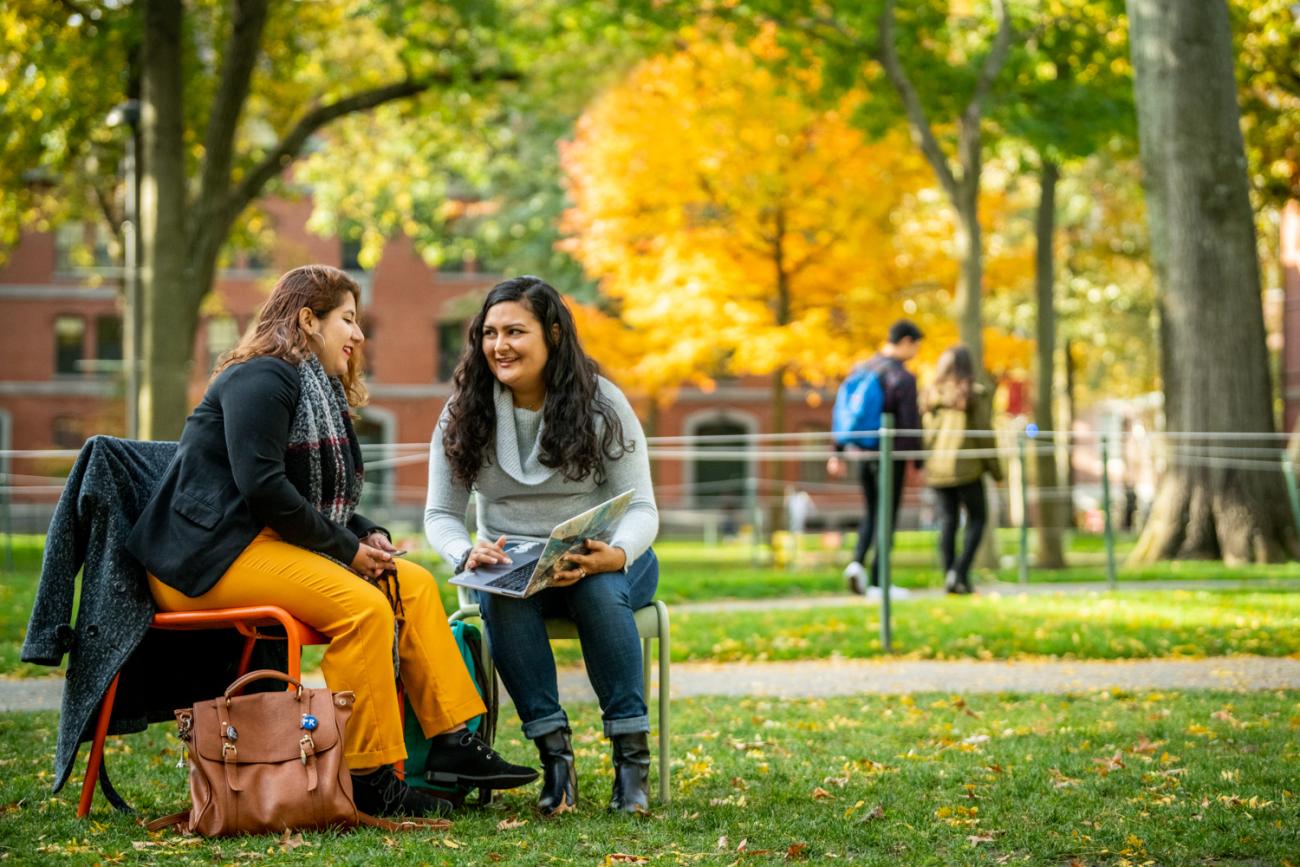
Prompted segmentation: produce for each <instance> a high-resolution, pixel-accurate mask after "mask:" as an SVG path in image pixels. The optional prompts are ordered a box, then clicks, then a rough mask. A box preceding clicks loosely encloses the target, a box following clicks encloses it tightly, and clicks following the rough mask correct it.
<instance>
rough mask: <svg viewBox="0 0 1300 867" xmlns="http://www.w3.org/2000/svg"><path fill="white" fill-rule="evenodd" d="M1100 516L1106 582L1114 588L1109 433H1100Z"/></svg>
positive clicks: (1113, 529) (1113, 530)
mask: <svg viewBox="0 0 1300 867" xmlns="http://www.w3.org/2000/svg"><path fill="white" fill-rule="evenodd" d="M1101 517H1102V526H1103V528H1104V529H1105V538H1106V582H1107V583H1108V584H1110V589H1111V590H1114V589H1115V586H1116V583H1115V524H1114V519H1113V518H1112V517H1111V514H1110V435H1109V434H1106V433H1103V434H1102V435H1101Z"/></svg>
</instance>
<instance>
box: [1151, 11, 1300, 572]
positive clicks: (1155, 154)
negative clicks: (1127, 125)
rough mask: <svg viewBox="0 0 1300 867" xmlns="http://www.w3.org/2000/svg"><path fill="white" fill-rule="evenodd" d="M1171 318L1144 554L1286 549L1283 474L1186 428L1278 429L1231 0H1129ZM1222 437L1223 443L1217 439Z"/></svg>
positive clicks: (1273, 557)
mask: <svg viewBox="0 0 1300 867" xmlns="http://www.w3.org/2000/svg"><path fill="white" fill-rule="evenodd" d="M1128 12H1129V20H1130V26H1131V34H1132V36H1131V50H1132V56H1133V68H1134V73H1135V94H1136V97H1137V109H1138V135H1139V144H1140V147H1141V157H1142V169H1143V175H1144V179H1143V186H1144V188H1145V190H1146V199H1147V210H1148V213H1149V215H1150V226H1151V240H1152V250H1153V255H1154V261H1155V267H1156V275H1157V280H1158V287H1159V296H1158V300H1159V310H1160V313H1161V323H1162V329H1161V331H1162V338H1163V339H1162V343H1163V346H1162V347H1161V358H1162V366H1163V379H1164V397H1165V416H1166V420H1167V428H1168V430H1170V431H1172V432H1174V436H1173V437H1172V438H1171V441H1170V442H1171V447H1170V454H1169V457H1170V460H1169V469H1168V471H1167V472H1166V474H1165V476H1164V478H1162V479H1161V482H1160V488H1159V490H1158V491H1157V493H1156V499H1155V503H1154V505H1153V507H1152V512H1151V517H1150V519H1149V520H1148V522H1147V525H1146V528H1145V529H1144V530H1143V533H1142V536H1141V538H1140V539H1139V540H1138V545H1137V548H1136V549H1135V550H1134V552H1133V555H1132V558H1133V559H1134V560H1135V561H1138V562H1149V561H1152V560H1158V559H1167V558H1220V557H1221V558H1222V559H1223V560H1224V561H1225V562H1228V563H1241V562H1272V561H1277V560H1281V559H1283V558H1284V557H1285V556H1286V554H1287V553H1288V551H1289V550H1292V549H1293V548H1294V544H1295V532H1294V530H1293V529H1292V528H1291V527H1290V521H1289V519H1288V517H1287V514H1286V508H1287V500H1286V495H1285V493H1284V491H1283V488H1282V479H1281V476H1280V474H1279V473H1278V472H1277V471H1276V469H1274V468H1273V467H1271V466H1270V467H1267V468H1266V467H1264V466H1261V467H1260V468H1258V469H1256V468H1251V467H1243V466H1241V465H1240V464H1234V463H1231V462H1228V461H1225V460H1224V458H1225V457H1229V456H1230V454H1231V453H1230V452H1225V451H1221V449H1223V448H1224V447H1228V448H1231V447H1233V446H1236V445H1240V443H1237V442H1233V441H1231V440H1216V439H1213V438H1205V439H1195V440H1189V439H1186V438H1180V437H1178V434H1179V433H1182V432H1202V431H1203V432H1210V433H1214V432H1227V431H1247V432H1258V433H1272V432H1273V415H1272V409H1271V406H1270V403H1269V395H1270V394H1271V389H1270V386H1269V369H1268V357H1267V351H1266V348H1265V342H1264V341H1265V335H1264V318H1263V309H1262V306H1261V303H1260V290H1259V271H1258V263H1257V261H1256V246H1255V224H1254V218H1253V213H1252V211H1251V206H1250V200H1249V197H1248V192H1247V190H1248V188H1247V179H1246V159H1245V154H1244V146H1243V143H1242V137H1241V127H1240V114H1239V110H1238V106H1237V97H1236V82H1235V80H1234V78H1233V60H1232V39H1231V33H1230V31H1229V24H1228V9H1227V6H1226V5H1225V3H1224V2H1223V0H1216V2H1211V3H1195V4H1193V3H1186V2H1184V0H1129V2H1128ZM1216 447H1217V448H1216Z"/></svg>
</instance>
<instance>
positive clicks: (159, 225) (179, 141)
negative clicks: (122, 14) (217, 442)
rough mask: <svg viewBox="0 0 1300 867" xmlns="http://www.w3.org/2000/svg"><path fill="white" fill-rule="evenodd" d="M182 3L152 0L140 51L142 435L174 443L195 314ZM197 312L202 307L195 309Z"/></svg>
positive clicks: (183, 404)
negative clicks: (188, 298)
mask: <svg viewBox="0 0 1300 867" xmlns="http://www.w3.org/2000/svg"><path fill="white" fill-rule="evenodd" d="M181 18H182V12H181V3H180V0H147V2H146V3H145V5H144V43H143V47H142V51H141V64H142V66H141V72H142V75H141V118H140V121H141V139H142V141H143V146H144V154H143V157H144V159H143V163H144V165H143V171H142V172H141V179H142V180H141V188H140V228H141V232H140V237H141V253H142V256H141V259H142V262H141V264H142V267H141V274H140V300H141V304H142V307H143V312H142V316H141V323H140V324H141V334H140V352H141V355H140V408H139V435H140V437H141V438H143V439H176V438H177V437H178V436H179V435H180V431H181V426H182V425H183V424H184V422H185V415H186V412H187V410H188V408H189V407H188V400H187V396H186V384H187V380H188V378H189V370H190V362H191V359H192V357H193V354H194V331H195V327H196V316H195V315H192V314H190V313H189V311H185V310H179V309H177V304H176V300H177V299H178V298H182V297H184V292H185V287H186V280H185V264H186V263H185V259H186V255H185V254H186V246H187V245H186V243H185V241H186V235H185V187H186V181H185V152H184V140H183V134H182V122H183V118H184V114H183V110H182V80H183V79H182V74H181V55H182V53H183V42H182V38H181ZM195 313H197V310H196V311H195Z"/></svg>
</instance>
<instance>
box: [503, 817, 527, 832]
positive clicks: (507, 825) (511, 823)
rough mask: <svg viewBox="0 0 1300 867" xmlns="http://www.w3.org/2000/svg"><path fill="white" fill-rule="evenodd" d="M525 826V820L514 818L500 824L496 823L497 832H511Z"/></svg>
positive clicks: (504, 820)
mask: <svg viewBox="0 0 1300 867" xmlns="http://www.w3.org/2000/svg"><path fill="white" fill-rule="evenodd" d="M527 824H528V820H527V819H514V818H510V819H502V820H501V821H500V822H497V830H498V831H512V830H514V829H515V828H522V827H523V826H525V825H527Z"/></svg>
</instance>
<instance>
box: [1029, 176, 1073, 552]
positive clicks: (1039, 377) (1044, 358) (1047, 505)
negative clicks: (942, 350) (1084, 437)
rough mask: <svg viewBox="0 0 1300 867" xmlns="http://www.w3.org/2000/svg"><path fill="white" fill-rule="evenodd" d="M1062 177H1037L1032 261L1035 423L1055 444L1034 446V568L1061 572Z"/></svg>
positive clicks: (1062, 522)
mask: <svg viewBox="0 0 1300 867" xmlns="http://www.w3.org/2000/svg"><path fill="white" fill-rule="evenodd" d="M1060 176H1061V173H1060V169H1059V167H1058V166H1057V165H1056V163H1055V162H1053V161H1052V160H1050V159H1046V158H1044V159H1043V165H1042V169H1041V171H1040V172H1039V175H1038V177H1039V199H1038V219H1037V221H1036V229H1037V236H1038V237H1037V247H1036V250H1035V262H1034V286H1035V289H1036V294H1037V296H1038V297H1037V302H1038V303H1037V310H1036V314H1037V315H1036V321H1035V325H1036V329H1035V330H1036V332H1037V333H1036V335H1035V337H1036V338H1037V341H1036V342H1037V346H1036V351H1037V356H1038V357H1037V365H1036V369H1035V371H1034V373H1035V376H1036V383H1035V385H1036V388H1035V392H1034V421H1035V422H1036V423H1037V424H1038V429H1039V430H1041V431H1049V432H1051V435H1052V437H1053V439H1052V440H1051V441H1048V440H1037V441H1035V442H1034V449H1035V458H1034V464H1035V469H1036V473H1035V481H1036V483H1037V487H1038V550H1037V552H1036V554H1035V559H1034V565H1035V566H1036V567H1037V568H1039V569H1060V568H1062V567H1064V566H1065V551H1064V550H1063V547H1062V544H1061V539H1062V535H1063V531H1064V529H1065V510H1064V509H1062V508H1061V507H1062V505H1063V503H1064V500H1062V498H1061V494H1060V491H1059V490H1058V484H1057V475H1056V450H1055V448H1054V447H1053V446H1054V442H1055V438H1056V420H1055V416H1056V411H1055V409H1056V408H1055V406H1054V404H1053V401H1054V399H1055V398H1054V396H1053V388H1052V386H1053V384H1054V382H1053V381H1054V379H1055V377H1056V365H1055V359H1056V292H1055V289H1056V270H1055V264H1056V263H1055V256H1054V253H1055V250H1054V244H1053V235H1054V233H1055V230H1056V182H1057V181H1058V180H1059V179H1060Z"/></svg>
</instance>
